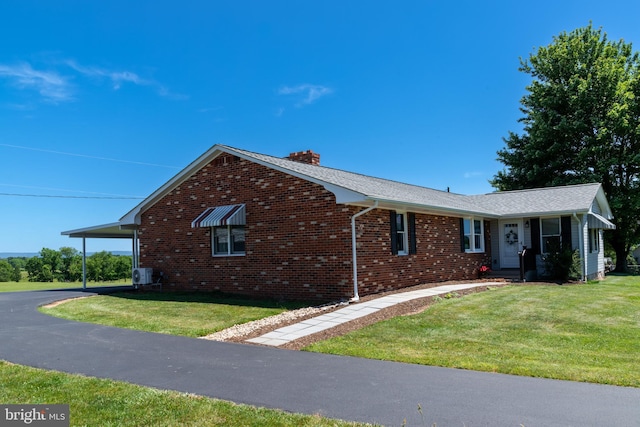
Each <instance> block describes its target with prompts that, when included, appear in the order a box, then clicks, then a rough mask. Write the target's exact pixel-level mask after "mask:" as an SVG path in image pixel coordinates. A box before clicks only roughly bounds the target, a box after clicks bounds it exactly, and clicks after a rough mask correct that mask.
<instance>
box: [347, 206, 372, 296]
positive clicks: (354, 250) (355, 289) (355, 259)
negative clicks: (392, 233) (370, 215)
mask: <svg viewBox="0 0 640 427" xmlns="http://www.w3.org/2000/svg"><path fill="white" fill-rule="evenodd" d="M377 207H378V201H377V200H375V201H374V202H373V206H370V207H368V208H367V209H365V210H363V211H360V212H358V213H357V214H355V215H354V216H352V217H351V252H352V253H351V256H352V258H353V259H352V262H353V298H351V301H353V302H355V301H359V300H360V295H358V254H357V248H356V218H357V217H359V216H360V215H364V214H366V213H367V212H369V211H371V210H373V209H375V208H377Z"/></svg>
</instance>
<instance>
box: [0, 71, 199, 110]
mask: <svg viewBox="0 0 640 427" xmlns="http://www.w3.org/2000/svg"><path fill="white" fill-rule="evenodd" d="M54 64H55V65H56V66H57V67H58V68H60V65H64V66H67V67H69V68H70V69H71V70H72V71H70V70H69V69H67V74H69V76H66V77H65V76H63V75H61V74H60V72H59V71H57V70H53V71H41V70H36V69H34V68H33V67H32V66H31V64H29V63H26V62H22V63H19V64H17V65H5V64H0V79H6V80H8V81H9V83H10V84H11V85H12V86H13V87H15V88H17V89H20V90H33V91H36V92H38V93H39V94H40V95H41V96H42V98H43V99H44V101H46V102H51V103H54V104H57V103H60V102H64V101H74V100H75V98H74V96H73V87H72V85H71V84H70V83H69V79H71V78H73V77H77V76H83V77H88V78H90V79H94V80H98V81H101V80H107V81H108V82H109V83H110V84H111V87H112V88H113V90H119V89H120V88H122V86H123V85H125V84H133V85H136V86H146V87H149V88H150V89H152V90H153V91H155V92H156V93H157V94H158V96H161V97H164V98H169V99H174V100H184V99H187V98H188V96H186V95H182V94H178V93H174V92H171V91H170V90H169V89H167V88H166V87H165V86H164V85H162V84H160V83H159V82H157V81H155V80H153V79H147V78H144V77H141V76H140V75H138V74H137V73H134V72H132V71H127V70H110V69H106V68H101V67H95V66H86V65H81V64H79V63H77V62H76V61H74V60H64V61H54Z"/></svg>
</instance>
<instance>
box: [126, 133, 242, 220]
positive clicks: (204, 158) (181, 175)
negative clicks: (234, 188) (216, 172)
mask: <svg viewBox="0 0 640 427" xmlns="http://www.w3.org/2000/svg"><path fill="white" fill-rule="evenodd" d="M223 152H226V151H225V150H222V149H220V145H219V144H216V145H214V146H213V147H211V148H210V149H209V150H207V151H206V152H205V153H204V154H202V155H201V156H200V157H198V158H197V159H196V160H194V161H193V162H191V163H189V165H188V166H187V167H185V168H184V169H182V170H181V171H180V172H178V173H177V174H176V175H174V176H173V178H171V179H170V180H169V181H167V182H165V183H164V184H163V185H162V186H160V187H159V188H158V189H157V190H156V191H154V192H153V193H151V195H149V197H147V198H146V199H144V200H143V201H142V202H140V203H139V204H138V205H137V206H136V207H134V208H133V209H131V210H130V211H129V212H127V213H126V214H125V215H124V216H123V217H122V218H120V222H121V223H123V224H137V225H140V214H141V213H142V211H143V210H145V209H146V208H147V207H149V206H152V205H154V204H155V203H156V202H157V201H158V200H160V199H161V198H162V197H164V196H165V195H167V194H168V193H169V192H170V191H171V190H173V189H174V188H175V187H176V186H177V185H178V184H180V183H182V182H183V181H184V180H185V179H186V178H188V177H190V176H191V175H192V174H193V173H194V172H195V171H198V170H200V169H202V168H203V167H204V166H205V165H207V164H209V163H210V162H211V161H212V160H213V159H215V158H216V157H218V156H219V155H220V154H222V153H223ZM234 154H235V153H234ZM239 157H242V156H239Z"/></svg>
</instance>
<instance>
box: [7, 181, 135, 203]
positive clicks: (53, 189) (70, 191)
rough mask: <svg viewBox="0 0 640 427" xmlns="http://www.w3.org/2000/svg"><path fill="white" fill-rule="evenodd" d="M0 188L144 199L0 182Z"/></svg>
mask: <svg viewBox="0 0 640 427" xmlns="http://www.w3.org/2000/svg"><path fill="white" fill-rule="evenodd" d="M0 187H16V188H28V189H30V190H46V191H63V192H66V193H83V194H94V195H99V196H111V197H125V198H127V197H133V198H139V199H143V198H144V197H140V196H130V195H128V194H113V193H101V192H98V191H83V190H67V189H65V188H57V187H39V186H35V185H18V184H5V183H3V182H0Z"/></svg>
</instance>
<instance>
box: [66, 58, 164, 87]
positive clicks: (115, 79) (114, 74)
mask: <svg viewBox="0 0 640 427" xmlns="http://www.w3.org/2000/svg"><path fill="white" fill-rule="evenodd" d="M65 63H66V64H67V65H68V66H69V67H71V68H73V69H74V70H75V71H77V72H79V73H80V74H82V75H85V76H88V77H98V78H107V79H109V80H111V83H112V84H113V89H115V90H118V89H120V88H121V87H122V83H133V84H135V85H139V86H153V85H155V84H156V83H154V82H153V81H152V80H146V79H143V78H141V77H140V76H138V75H137V74H136V73H133V72H131V71H111V70H106V69H104V68H99V67H91V66H89V67H86V66H83V65H80V64H78V63H77V62H75V61H72V60H69V61H66V62H65Z"/></svg>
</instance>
